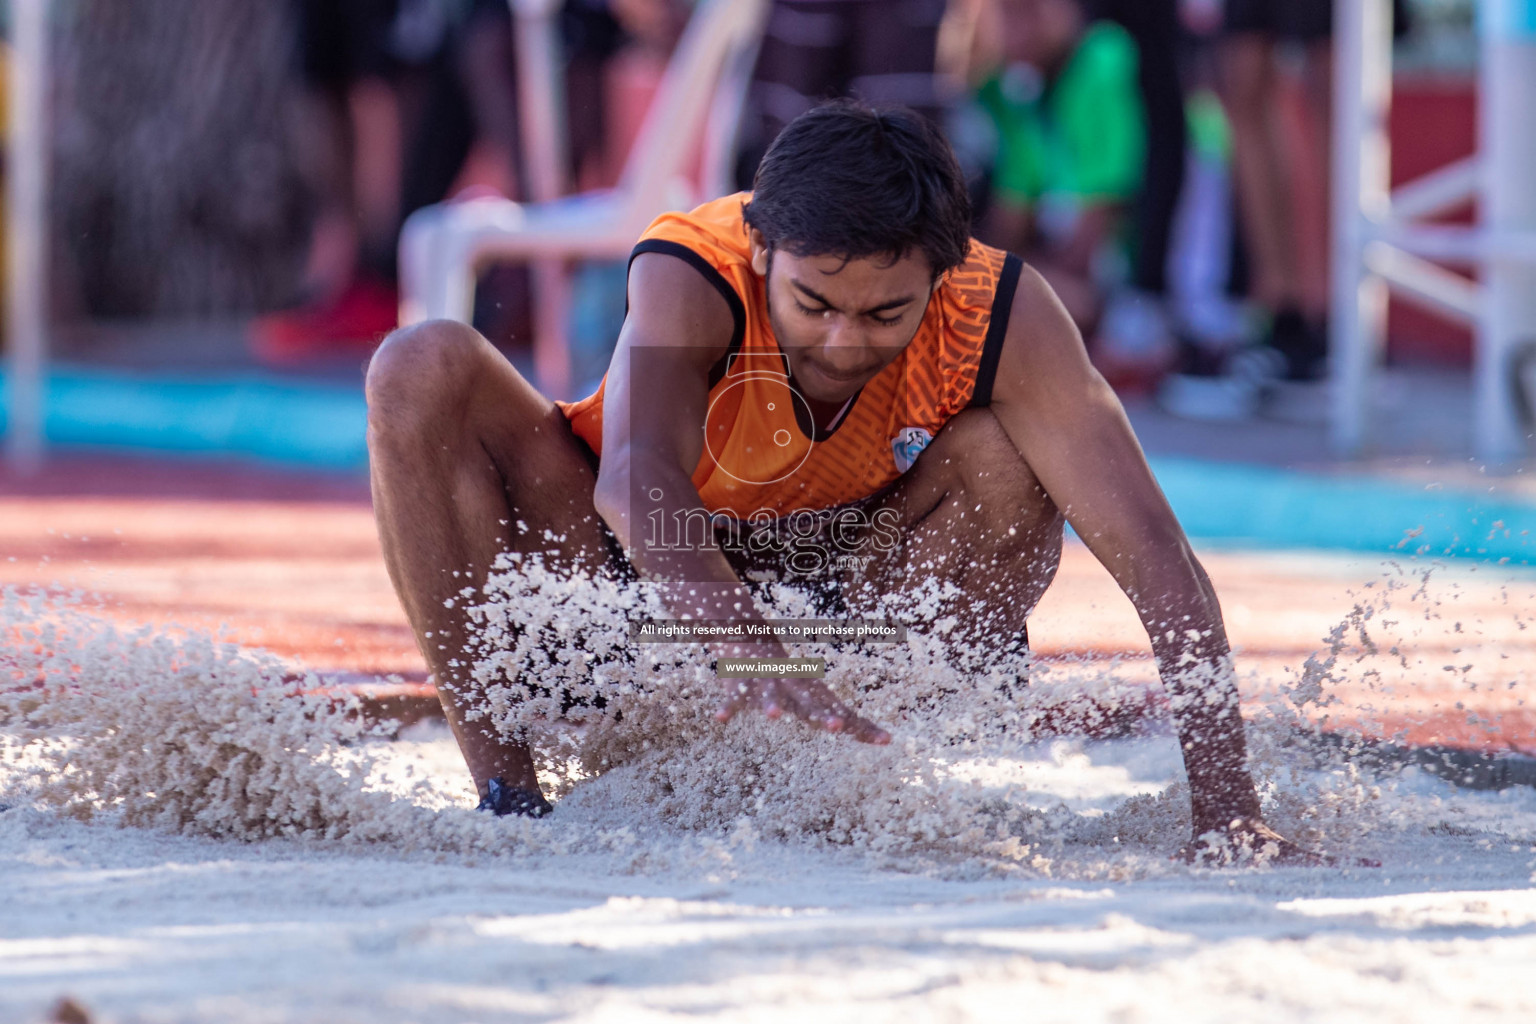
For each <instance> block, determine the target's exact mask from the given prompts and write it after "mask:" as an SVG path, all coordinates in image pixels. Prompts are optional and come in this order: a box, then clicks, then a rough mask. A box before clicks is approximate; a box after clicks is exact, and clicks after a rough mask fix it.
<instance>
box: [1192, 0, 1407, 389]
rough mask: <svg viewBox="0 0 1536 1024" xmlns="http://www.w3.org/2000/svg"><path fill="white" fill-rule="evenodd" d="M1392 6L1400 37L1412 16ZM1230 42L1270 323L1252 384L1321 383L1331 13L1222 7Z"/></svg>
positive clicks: (1313, 8) (1282, 0) (1230, 97)
mask: <svg viewBox="0 0 1536 1024" xmlns="http://www.w3.org/2000/svg"><path fill="white" fill-rule="evenodd" d="M1393 6H1394V15H1395V23H1396V28H1397V31H1398V33H1399V34H1401V33H1402V32H1404V31H1406V29H1407V20H1408V15H1407V9H1406V5H1405V4H1404V3H1403V2H1402V0H1396V2H1395V3H1394V5H1393ZM1223 33H1224V36H1225V38H1224V39H1223V41H1222V43H1221V46H1220V50H1219V63H1220V82H1221V95H1222V100H1223V102H1224V104H1225V106H1226V109H1227V116H1228V120H1229V121H1230V123H1231V130H1232V152H1233V170H1234V177H1235V181H1236V185H1237V198H1238V203H1239V209H1240V211H1241V223H1242V228H1243V240H1244V244H1245V249H1246V253H1247V256H1248V261H1249V268H1250V285H1251V295H1252V298H1253V300H1254V302H1255V303H1256V304H1258V305H1259V306H1260V307H1261V308H1262V309H1263V310H1264V312H1265V313H1267V314H1268V319H1269V324H1268V327H1267V329H1266V331H1265V333H1264V336H1263V345H1262V346H1261V348H1260V349H1259V350H1258V351H1257V353H1256V354H1257V355H1258V356H1259V357H1260V358H1259V359H1258V361H1257V362H1255V363H1254V366H1255V367H1257V368H1258V372H1256V373H1255V372H1250V373H1248V374H1247V375H1248V376H1250V377H1252V378H1263V377H1278V378H1280V379H1282V380H1284V381H1289V382H1311V381H1317V380H1320V379H1321V378H1322V377H1323V376H1324V375H1325V374H1326V372H1327V364H1328V291H1329V278H1328V247H1329V241H1328V240H1329V230H1328V222H1329V217H1328V180H1329V167H1330V152H1331V148H1332V132H1333V122H1332V102H1333V99H1332V97H1333V41H1332V36H1333V2H1332V0H1226V3H1225V9H1224V13H1223ZM1287 58H1289V63H1290V64H1291V65H1293V66H1294V67H1295V68H1296V70H1298V71H1299V72H1300V86H1301V88H1300V95H1301V98H1302V101H1303V102H1302V114H1303V117H1302V121H1303V124H1302V125H1301V130H1300V133H1299V136H1298V133H1297V132H1296V131H1295V130H1294V129H1291V126H1290V125H1289V124H1288V123H1287V121H1286V119H1285V118H1284V116H1283V104H1282V88H1283V82H1282V75H1283V74H1284V73H1285V70H1286V68H1285V65H1286V64H1287ZM1234 370H1235V371H1237V372H1239V373H1241V370H1240V368H1237V367H1234Z"/></svg>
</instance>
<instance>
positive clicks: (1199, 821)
mask: <svg viewBox="0 0 1536 1024" xmlns="http://www.w3.org/2000/svg"><path fill="white" fill-rule="evenodd" d="M992 412H993V414H994V415H995V416H996V417H997V419H998V422H999V423H1001V424H1002V427H1003V429H1004V431H1005V432H1006V433H1007V434H1008V436H1009V438H1010V439H1012V441H1013V443H1014V445H1015V446H1016V447H1017V448H1018V451H1019V454H1020V455H1021V456H1023V458H1024V460H1025V461H1026V462H1027V463H1028V464H1029V466H1030V468H1031V469H1032V470H1034V472H1035V475H1036V476H1037V477H1038V479H1039V480H1040V483H1041V485H1042V486H1044V488H1045V490H1046V492H1047V493H1048V494H1049V495H1050V497H1051V499H1052V500H1053V501H1054V502H1055V503H1056V506H1057V507H1058V508H1060V509H1061V510H1062V512H1063V514H1064V515H1065V516H1066V518H1067V520H1068V522H1070V523H1071V524H1072V527H1073V529H1074V530H1076V531H1077V533H1078V535H1079V536H1080V537H1082V538H1083V541H1084V542H1085V543H1086V544H1087V545H1088V548H1089V550H1091V551H1092V552H1093V553H1094V555H1095V556H1096V557H1097V558H1098V559H1099V561H1100V562H1102V563H1104V566H1105V567H1106V568H1107V569H1108V570H1109V571H1110V573H1111V574H1112V575H1113V576H1114V578H1115V581H1116V582H1117V583H1119V584H1120V587H1121V589H1123V590H1124V591H1125V593H1126V595H1127V596H1128V597H1129V598H1130V599H1131V602H1132V603H1133V604H1134V605H1135V606H1136V611H1137V614H1138V615H1139V616H1140V617H1141V621H1142V624H1143V625H1144V626H1145V627H1146V630H1147V634H1148V636H1149V637H1150V638H1151V641H1152V650H1153V654H1154V655H1155V657H1156V658H1157V664H1158V668H1159V671H1160V674H1161V676H1162V679H1163V682H1164V685H1165V686H1166V687H1167V689H1168V692H1169V695H1170V697H1171V698H1172V701H1173V704H1174V709H1175V716H1176V719H1177V722H1178V728H1179V738H1180V740H1181V744H1182V746H1183V750H1184V762H1185V766H1186V768H1187V769H1188V773H1189V783H1190V795H1191V800H1192V804H1193V808H1192V809H1193V815H1194V831H1195V835H1196V836H1199V835H1201V834H1203V833H1205V832H1209V831H1219V832H1223V833H1225V832H1229V831H1231V832H1234V833H1236V834H1238V835H1247V836H1249V837H1252V838H1257V839H1261V840H1268V839H1274V840H1275V841H1278V842H1280V843H1281V845H1282V853H1291V852H1293V851H1295V850H1296V848H1295V847H1293V846H1291V844H1289V843H1286V842H1285V841H1284V840H1280V839H1279V837H1278V836H1275V835H1274V833H1273V832H1271V831H1270V830H1269V829H1268V828H1267V827H1265V826H1264V825H1263V823H1262V821H1261V820H1260V818H1259V801H1258V797H1257V795H1256V793H1255V792H1254V787H1253V781H1252V779H1251V778H1250V777H1249V775H1248V771H1247V768H1246V765H1245V763H1244V762H1245V756H1246V754H1245V743H1244V738H1243V729H1242V717H1241V715H1240V714H1239V711H1238V697H1237V687H1236V684H1235V680H1234V675H1233V670H1232V666H1231V657H1230V654H1231V652H1230V649H1229V647H1228V644H1227V635H1226V629H1225V627H1224V626H1223V624H1222V618H1221V608H1220V607H1219V605H1218V604H1217V600H1216V593H1215V590H1214V589H1213V588H1212V586H1211V582H1210V579H1209V578H1208V577H1207V576H1206V574H1205V570H1204V569H1203V568H1201V566H1200V563H1199V561H1197V560H1196V558H1195V555H1194V552H1193V551H1191V549H1190V546H1189V541H1188V539H1187V538H1186V537H1185V536H1184V531H1183V529H1182V528H1181V527H1180V526H1179V523H1178V520H1177V519H1176V518H1175V517H1174V514H1173V510H1172V509H1171V508H1170V507H1169V505H1168V501H1167V499H1166V498H1165V497H1164V496H1163V493H1162V490H1161V489H1160V488H1159V487H1158V485H1157V482H1156V480H1154V479H1153V476H1152V472H1151V470H1150V469H1149V468H1148V466H1147V460H1146V457H1145V455H1144V454H1143V453H1142V450H1141V446H1140V444H1138V443H1137V441H1136V437H1135V435H1134V434H1133V433H1132V431H1131V426H1130V423H1129V422H1128V421H1127V419H1126V416H1125V411H1124V409H1122V408H1121V405H1120V402H1119V399H1117V398H1116V397H1115V393H1114V392H1113V391H1112V390H1111V389H1110V387H1109V385H1107V384H1106V383H1105V382H1104V379H1103V378H1102V377H1101V376H1099V373H1098V371H1096V370H1095V369H1094V368H1093V366H1092V365H1091V364H1090V363H1089V361H1088V355H1087V352H1086V351H1085V350H1084V347H1083V342H1082V338H1081V336H1080V335H1079V334H1078V332H1077V329H1076V327H1074V326H1073V323H1072V321H1071V319H1070V318H1069V317H1068V316H1067V313H1066V311H1065V310H1064V309H1063V308H1062V306H1061V304H1060V303H1059V302H1058V301H1057V299H1056V296H1055V295H1054V294H1053V293H1052V291H1051V289H1050V287H1049V286H1048V285H1047V284H1046V283H1045V281H1044V280H1043V279H1042V278H1041V277H1040V275H1039V274H1037V273H1035V272H1034V271H1033V270H1031V269H1029V268H1027V267H1026V268H1025V270H1024V272H1023V275H1022V276H1021V278H1020V280H1019V286H1018V291H1017V292H1016V293H1015V297H1014V302H1013V309H1012V312H1011V314H1010V318H1009V321H1008V333H1007V336H1006V340H1005V342H1004V347H1003V352H1002V356H1001V359H1000V361H999V365H998V371H997V379H996V383H995V385H994V388H993V400H992ZM1212 695H1215V696H1216V698H1217V699H1215V700H1214V701H1212V700H1211V697H1212ZM1235 823H1240V824H1235Z"/></svg>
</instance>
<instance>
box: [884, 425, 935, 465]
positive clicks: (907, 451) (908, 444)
mask: <svg viewBox="0 0 1536 1024" xmlns="http://www.w3.org/2000/svg"><path fill="white" fill-rule="evenodd" d="M932 440H933V435H932V434H930V433H928V431H926V430H924V429H923V428H922V427H902V428H901V433H899V434H897V435H896V436H895V437H893V438H891V454H892V455H894V456H895V457H896V468H897V469H898V470H900V471H901V472H903V473H905V472H906V471H907V470H909V469H911V468H912V464H913V463H914V462H916V461H917V457H918V456H919V455H921V454H922V453H923V449H924V448H927V447H928V442H929V441H932Z"/></svg>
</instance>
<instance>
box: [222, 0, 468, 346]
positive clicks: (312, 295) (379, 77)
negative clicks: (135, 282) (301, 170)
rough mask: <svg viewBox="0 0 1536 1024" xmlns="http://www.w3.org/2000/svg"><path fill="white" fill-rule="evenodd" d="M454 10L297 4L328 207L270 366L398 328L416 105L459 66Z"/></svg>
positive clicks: (265, 323)
mask: <svg viewBox="0 0 1536 1024" xmlns="http://www.w3.org/2000/svg"><path fill="white" fill-rule="evenodd" d="M450 2H451V0H442V2H433V0H296V2H295V3H294V4H293V8H292V9H293V11H294V16H295V21H296V29H297V57H298V63H299V71H300V75H301V77H302V79H303V81H304V84H305V91H306V93H307V95H308V97H309V103H308V107H309V117H308V119H307V120H308V123H309V125H310V126H311V131H312V133H313V135H314V138H313V139H311V140H310V145H309V147H308V149H309V153H310V160H311V168H310V169H311V173H312V174H313V176H314V177H315V179H316V180H315V181H314V182H313V184H312V189H313V190H314V192H315V193H316V195H317V197H318V210H317V212H316V214H315V216H314V221H313V228H312V235H311V241H310V249H309V258H308V261H307V265H306V266H305V269H304V276H303V280H302V281H301V283H300V294H301V295H302V297H303V300H304V301H303V303H302V304H301V305H300V306H298V307H297V308H295V309H290V310H286V311H283V312H280V313H276V314H272V315H269V316H266V317H262V318H260V319H258V320H257V321H256V322H255V323H254V324H253V325H252V328H251V346H252V348H253V350H254V351H255V353H256V355H257V356H258V357H259V358H261V359H262V360H263V361H267V362H276V363H282V362H289V361H292V360H295V359H301V358H303V357H305V356H307V355H311V354H314V353H315V352H317V351H326V350H334V349H336V348H338V347H340V348H345V346H346V345H347V344H348V343H351V344H352V345H354V346H356V345H358V344H359V343H366V342H370V341H372V340H375V339H376V338H377V336H378V335H379V334H381V333H383V332H385V331H388V330H389V329H390V328H391V327H392V326H393V325H394V322H395V319H396V301H395V292H394V286H393V279H394V263H395V239H396V236H397V233H398V231H399V227H400V220H401V197H402V193H403V189H404V177H405V153H406V149H407V147H408V146H409V145H410V144H411V140H410V139H408V138H407V136H406V128H405V125H406V116H407V115H406V112H405V109H404V108H405V107H407V106H409V105H410V104H409V102H408V100H407V97H406V94H407V93H420V92H421V91H422V86H421V82H422V80H423V79H424V78H425V79H427V80H428V81H430V80H431V74H432V70H433V65H434V63H441V62H443V61H445V60H447V53H446V40H447V37H448V34H449V28H450V26H449V23H448V22H449V17H450V14H451V11H450V7H449V4H450Z"/></svg>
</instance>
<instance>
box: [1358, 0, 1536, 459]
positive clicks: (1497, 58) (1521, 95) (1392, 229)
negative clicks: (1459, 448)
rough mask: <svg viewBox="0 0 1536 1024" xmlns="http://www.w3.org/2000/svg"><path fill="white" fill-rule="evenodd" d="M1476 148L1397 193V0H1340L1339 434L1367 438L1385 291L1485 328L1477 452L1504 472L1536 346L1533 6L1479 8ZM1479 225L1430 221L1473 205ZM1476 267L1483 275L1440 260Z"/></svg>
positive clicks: (1480, 341)
mask: <svg viewBox="0 0 1536 1024" xmlns="http://www.w3.org/2000/svg"><path fill="white" fill-rule="evenodd" d="M1478 14H1479V21H1480V34H1481V37H1482V38H1481V47H1482V52H1481V57H1480V60H1479V69H1480V70H1479V81H1478V96H1479V111H1478V115H1479V119H1478V123H1479V126H1480V127H1479V135H1480V138H1479V153H1478V155H1477V156H1476V157H1471V158H1468V159H1465V160H1460V161H1457V162H1455V163H1453V164H1450V165H1449V166H1446V167H1443V168H1441V169H1439V170H1437V171H1434V172H1432V173H1430V174H1427V175H1425V176H1423V177H1421V178H1419V179H1417V180H1416V181H1413V182H1410V183H1408V184H1405V185H1402V186H1400V187H1398V188H1397V189H1396V190H1392V189H1391V188H1390V178H1389V172H1390V166H1389V160H1390V152H1391V150H1390V143H1389V141H1388V134H1387V112H1388V110H1389V108H1390V103H1391V90H1392V4H1391V0H1348V2H1340V3H1337V4H1335V5H1334V30H1335V35H1334V46H1335V58H1334V75H1335V78H1334V133H1335V134H1334V145H1333V246H1332V249H1333V268H1332V275H1333V310H1334V316H1333V336H1332V338H1331V345H1330V348H1331V353H1332V362H1333V377H1334V381H1335V391H1334V398H1333V402H1334V406H1333V424H1332V440H1333V444H1334V447H1335V448H1336V449H1337V450H1338V451H1339V452H1340V453H1341V454H1353V453H1355V452H1358V451H1359V450H1360V449H1361V447H1362V446H1363V445H1364V443H1365V441H1366V434H1367V428H1368V416H1367V408H1368V393H1369V389H1370V379H1371V374H1372V372H1373V371H1374V370H1375V368H1376V366H1377V365H1378V364H1379V362H1380V360H1381V353H1382V342H1383V335H1384V328H1385V320H1386V307H1387V290H1388V288H1392V289H1395V290H1396V291H1397V292H1398V293H1399V294H1401V295H1402V296H1403V297H1405V298H1407V299H1410V300H1413V301H1416V302H1418V303H1420V304H1423V305H1427V306H1429V307H1430V308H1432V309H1435V310H1438V311H1440V312H1442V313H1445V314H1448V315H1450V316H1453V317H1455V318H1458V319H1460V320H1462V321H1464V322H1466V323H1468V324H1470V325H1472V326H1473V327H1474V328H1475V331H1476V347H1475V353H1474V365H1473V445H1474V448H1475V449H1476V454H1477V455H1478V456H1479V457H1480V458H1481V459H1483V460H1484V461H1485V462H1487V463H1489V464H1492V465H1498V464H1502V463H1507V462H1510V461H1512V460H1515V459H1518V458H1520V457H1522V456H1524V455H1526V454H1527V453H1528V452H1529V447H1528V442H1529V440H1530V438H1531V432H1532V426H1531V424H1530V423H1528V422H1525V421H1523V420H1522V418H1521V414H1520V412H1519V409H1518V405H1519V403H1518V396H1517V395H1516V392H1515V388H1514V387H1513V386H1512V382H1513V378H1514V375H1515V373H1516V372H1517V366H1516V363H1517V361H1518V359H1519V358H1520V353H1521V352H1522V350H1523V349H1524V347H1525V346H1527V345H1529V344H1531V343H1532V339H1536V117H1533V116H1532V113H1531V110H1532V107H1533V105H1536V0H1482V3H1481V4H1480V7H1479V11H1478ZM1474 198H1475V199H1477V200H1479V207H1480V216H1481V218H1482V223H1480V224H1478V225H1475V226H1452V225H1442V224H1425V223H1423V220H1424V219H1425V218H1428V217H1432V216H1434V215H1435V214H1437V213H1440V212H1443V211H1445V210H1447V209H1450V208H1452V207H1455V206H1457V205H1459V204H1461V203H1463V202H1466V201H1467V200H1469V199H1474ZM1437 260H1438V261H1446V262H1451V263H1461V264H1470V265H1473V266H1475V267H1477V269H1478V272H1479V280H1477V281H1474V280H1472V279H1471V278H1469V277H1466V276H1464V275H1462V274H1460V273H1456V272H1455V271H1452V270H1450V269H1447V268H1445V267H1443V266H1440V265H1438V264H1437V263H1436V262H1434V261H1437Z"/></svg>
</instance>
